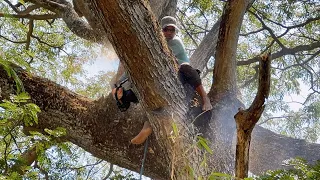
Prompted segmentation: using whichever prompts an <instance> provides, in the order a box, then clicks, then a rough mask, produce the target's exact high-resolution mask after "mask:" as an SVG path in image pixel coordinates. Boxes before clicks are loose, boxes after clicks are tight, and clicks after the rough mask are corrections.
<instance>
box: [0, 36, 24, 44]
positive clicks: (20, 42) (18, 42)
mask: <svg viewBox="0 0 320 180" xmlns="http://www.w3.org/2000/svg"><path fill="white" fill-rule="evenodd" d="M0 37H1V38H3V39H5V40H7V41H9V42H12V43H16V44H23V43H27V41H13V40H11V39H9V38H7V37H4V36H2V35H0Z"/></svg>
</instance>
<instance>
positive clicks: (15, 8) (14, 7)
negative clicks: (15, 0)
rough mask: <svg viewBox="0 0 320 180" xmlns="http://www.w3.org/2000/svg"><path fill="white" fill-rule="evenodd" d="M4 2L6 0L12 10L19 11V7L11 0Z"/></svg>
mask: <svg viewBox="0 0 320 180" xmlns="http://www.w3.org/2000/svg"><path fill="white" fill-rule="evenodd" d="M4 2H6V3H7V4H8V5H9V6H10V7H11V8H12V10H13V11H14V12H16V13H19V10H18V9H17V7H16V6H14V5H13V4H12V3H11V2H10V1H8V0H4Z"/></svg>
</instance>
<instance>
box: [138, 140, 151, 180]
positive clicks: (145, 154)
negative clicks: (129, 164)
mask: <svg viewBox="0 0 320 180" xmlns="http://www.w3.org/2000/svg"><path fill="white" fill-rule="evenodd" d="M148 140H149V138H147V140H146V142H145V143H144V153H143V159H142V164H141V169H140V180H141V178H142V174H143V170H144V162H145V160H146V156H147V152H148V151H147V150H148Z"/></svg>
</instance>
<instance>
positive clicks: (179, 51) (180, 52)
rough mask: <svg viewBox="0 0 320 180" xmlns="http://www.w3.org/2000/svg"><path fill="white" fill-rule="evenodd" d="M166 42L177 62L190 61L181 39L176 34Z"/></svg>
mask: <svg viewBox="0 0 320 180" xmlns="http://www.w3.org/2000/svg"><path fill="white" fill-rule="evenodd" d="M167 42H168V46H169V48H170V49H171V51H172V53H173V54H174V56H175V57H176V58H177V59H178V64H179V65H180V64H182V63H190V60H189V58H188V56H187V52H186V50H185V48H184V45H183V43H182V41H181V39H180V38H179V37H177V36H174V38H173V39H170V40H169V41H167Z"/></svg>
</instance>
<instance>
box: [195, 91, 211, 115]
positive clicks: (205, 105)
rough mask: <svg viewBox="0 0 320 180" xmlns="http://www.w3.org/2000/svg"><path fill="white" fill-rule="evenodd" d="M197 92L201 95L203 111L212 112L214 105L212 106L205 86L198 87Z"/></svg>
mask: <svg viewBox="0 0 320 180" xmlns="http://www.w3.org/2000/svg"><path fill="white" fill-rule="evenodd" d="M196 91H197V92H198V93H199V95H200V96H201V98H202V102H203V105H202V110H203V111H208V110H211V109H212V105H211V102H210V99H209V97H208V95H207V93H206V91H205V90H204V88H203V86H202V85H199V86H198V87H196Z"/></svg>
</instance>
